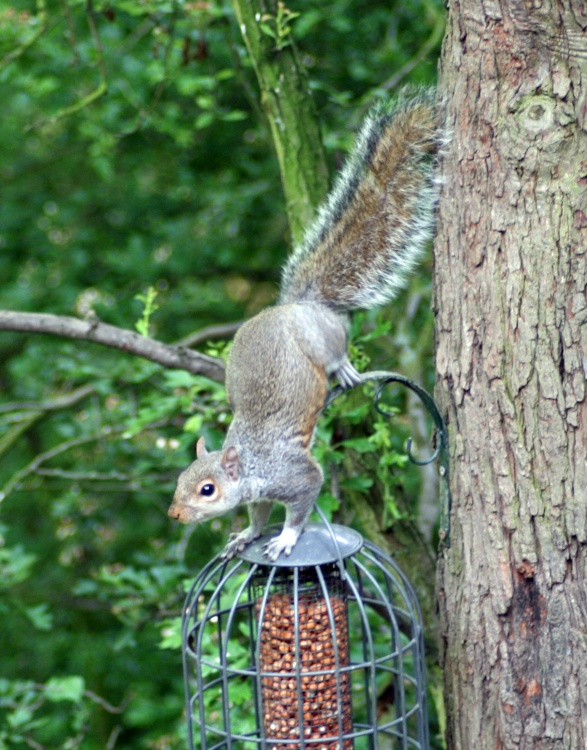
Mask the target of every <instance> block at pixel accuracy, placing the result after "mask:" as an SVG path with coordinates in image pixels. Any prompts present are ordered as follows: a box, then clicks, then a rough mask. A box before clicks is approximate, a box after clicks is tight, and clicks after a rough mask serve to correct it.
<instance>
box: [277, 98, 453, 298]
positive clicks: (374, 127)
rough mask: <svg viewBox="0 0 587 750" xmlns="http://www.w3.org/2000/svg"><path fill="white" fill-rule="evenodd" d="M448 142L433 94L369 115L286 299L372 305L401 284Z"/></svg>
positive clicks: (427, 230) (301, 252)
mask: <svg viewBox="0 0 587 750" xmlns="http://www.w3.org/2000/svg"><path fill="white" fill-rule="evenodd" d="M440 141H441V130H440V127H439V123H438V120H437V114H436V106H435V101H434V92H433V91H432V90H426V91H424V92H419V93H418V94H416V95H409V94H407V93H404V94H403V95H401V96H400V97H399V99H398V100H397V101H396V102H395V103H394V104H393V105H387V106H383V105H378V106H376V107H375V108H374V109H373V110H372V111H371V112H370V114H369V115H368V117H367V118H366V120H365V122H364V124H363V126H362V128H361V130H360V132H359V135H358V138H357V142H356V144H355V147H354V149H353V151H352V152H351V154H350V157H349V159H348V161H347V163H346V165H345V166H344V168H343V170H342V172H341V173H340V175H339V177H338V179H337V181H336V182H335V184H334V187H333V189H332V191H331V193H330V195H329V197H328V199H327V201H326V203H325V204H324V205H323V206H322V208H321V209H320V210H319V212H318V216H317V218H316V220H315V221H314V223H313V225H312V226H311V227H310V229H309V230H308V232H307V233H306V236H305V238H304V240H303V242H302V244H301V245H300V246H299V247H298V248H297V249H296V250H295V251H294V252H293V254H292V256H291V257H290V259H289V261H288V263H287V264H286V266H285V268H284V272H283V279H282V292H281V297H280V302H282V303H287V302H300V301H316V302H321V303H322V304H325V305H327V306H328V307H330V308H333V309H335V310H340V311H342V310H351V309H355V308H369V307H373V306H374V305H379V304H382V303H384V302H387V301H389V300H390V299H391V298H392V297H393V295H394V294H395V293H396V292H397V291H398V290H399V289H400V288H401V287H402V285H403V283H404V280H405V276H406V274H407V273H408V272H409V271H410V270H411V269H412V267H413V266H414V265H415V263H416V262H417V260H418V258H419V256H420V253H421V251H422V250H423V248H424V247H425V244H426V242H427V240H428V239H429V238H430V235H431V231H432V224H433V217H434V207H435V203H436V197H437V188H436V182H435V167H436V160H437V153H438V150H439V146H440Z"/></svg>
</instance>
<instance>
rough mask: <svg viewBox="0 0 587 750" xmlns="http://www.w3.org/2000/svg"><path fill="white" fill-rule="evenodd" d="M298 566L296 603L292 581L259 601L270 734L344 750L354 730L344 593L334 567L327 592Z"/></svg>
mask: <svg viewBox="0 0 587 750" xmlns="http://www.w3.org/2000/svg"><path fill="white" fill-rule="evenodd" d="M300 572H301V574H302V575H301V579H300V584H299V585H300V592H299V595H298V596H297V604H296V597H295V596H294V593H293V591H291V581H290V580H283V581H281V582H279V583H278V584H277V586H275V587H272V591H271V592H270V593H269V595H268V596H267V597H266V598H264V597H259V598H258V599H257V601H256V613H257V620H258V627H259V637H260V661H259V667H260V677H261V697H262V705H263V723H264V731H265V737H266V739H267V740H268V742H270V744H271V746H272V747H274V748H276V749H277V750H298V749H299V748H301V747H302V743H301V742H300V741H299V740H300V737H302V736H303V739H304V743H303V744H304V746H305V747H308V748H316V749H317V750H341V742H340V738H341V737H342V736H343V735H348V734H350V733H352V731H353V720H352V706H351V679H350V671H349V665H350V657H349V634H348V616H347V600H346V592H345V589H344V585H343V584H342V582H341V581H340V579H339V578H338V571H337V570H336V568H333V575H334V579H335V580H334V581H333V580H330V581H329V584H328V586H327V587H326V590H327V591H328V598H327V597H326V596H325V595H324V592H323V590H322V588H321V587H320V585H319V581H318V580H316V578H315V574H314V572H313V571H311V570H308V571H306V572H305V573H304V572H303V571H300ZM283 578H284V579H285V578H287V573H285V574H284V576H283ZM312 579H314V580H312ZM333 583H334V585H333ZM288 586H289V587H290V590H289V591H288V590H287V589H288ZM276 589H277V590H276ZM296 740H298V741H297V742H296ZM352 747H353V740H352V739H350V738H347V739H345V740H344V741H343V743H342V748H343V750H352Z"/></svg>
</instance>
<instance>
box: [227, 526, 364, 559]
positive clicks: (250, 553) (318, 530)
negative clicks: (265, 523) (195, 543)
mask: <svg viewBox="0 0 587 750" xmlns="http://www.w3.org/2000/svg"><path fill="white" fill-rule="evenodd" d="M279 531H280V527H274V528H272V529H271V532H270V533H269V534H266V535H265V536H262V537H260V538H259V539H257V540H255V541H254V542H252V543H251V544H249V545H247V547H245V549H244V551H243V552H241V553H240V554H239V557H241V558H242V559H243V560H246V561H247V562H251V563H257V564H259V565H267V566H272V567H273V566H274V567H281V568H304V567H307V566H310V565H326V564H328V563H334V562H337V561H338V560H340V559H343V560H344V559H345V558H347V557H351V556H352V555H354V554H356V553H357V552H358V551H359V550H360V549H361V547H362V546H363V537H362V536H361V535H360V534H359V533H358V532H357V531H354V530H353V529H349V528H347V527H346V526H340V525H338V524H329V525H328V526H326V525H325V524H322V523H308V524H306V526H305V528H304V530H303V531H302V533H301V535H300V538H299V539H298V541H297V542H296V545H295V547H294V548H293V550H292V551H291V554H290V555H283V554H282V555H280V556H279V557H278V558H277V560H275V561H274V562H269V561H268V560H267V558H266V557H264V556H263V548H264V546H265V545H266V544H267V542H268V541H270V540H271V539H272V538H273V537H274V536H275V535H276V533H278V532H279Z"/></svg>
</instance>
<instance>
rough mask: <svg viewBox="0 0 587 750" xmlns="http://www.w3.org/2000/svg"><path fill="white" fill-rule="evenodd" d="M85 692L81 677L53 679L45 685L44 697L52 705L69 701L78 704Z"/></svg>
mask: <svg viewBox="0 0 587 750" xmlns="http://www.w3.org/2000/svg"><path fill="white" fill-rule="evenodd" d="M84 690H85V682H84V679H83V677H78V676H75V675H72V676H71V677H53V678H51V679H50V680H49V681H48V682H47V684H46V685H45V697H46V698H47V700H49V701H51V702H52V703H58V702H60V701H71V702H72V703H79V701H80V700H81V699H82V697H83V694H84Z"/></svg>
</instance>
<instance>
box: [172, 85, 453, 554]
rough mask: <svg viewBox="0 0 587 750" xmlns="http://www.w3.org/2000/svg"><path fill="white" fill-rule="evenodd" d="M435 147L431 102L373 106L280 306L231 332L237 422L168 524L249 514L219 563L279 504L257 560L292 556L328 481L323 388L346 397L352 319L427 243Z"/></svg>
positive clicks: (183, 488) (377, 299)
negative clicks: (280, 511) (318, 441)
mask: <svg viewBox="0 0 587 750" xmlns="http://www.w3.org/2000/svg"><path fill="white" fill-rule="evenodd" d="M440 142H441V130H440V127H439V122H438V117H437V111H436V106H435V102H434V93H433V91H425V92H421V93H419V94H417V95H414V96H409V95H407V96H406V95H404V96H401V97H399V99H398V101H396V103H395V104H393V105H389V104H388V105H387V106H383V105H379V106H377V107H375V108H374V109H373V110H372V111H371V112H370V114H369V115H368V117H367V118H366V120H365V122H364V124H363V126H362V128H361V130H360V132H359V135H358V138H357V142H356V144H355V147H354V150H353V151H352V153H351V155H350V157H349V159H348V161H347V163H346V165H345V167H344V168H343V170H342V172H341V173H340V175H339V177H338V179H337V181H336V182H335V185H334V188H333V190H332V191H331V193H330V195H329V197H328V198H327V200H326V203H325V205H324V206H323V207H322V208H321V209H320V210H319V212H318V216H317V218H316V220H315V222H314V224H313V226H311V227H310V229H309V231H308V232H307V233H306V236H305V238H304V240H303V242H302V243H301V245H300V246H299V247H298V248H297V249H296V250H295V251H294V252H293V254H292V256H291V257H290V259H289V261H288V262H287V264H286V266H285V268H284V271H283V278H282V284H281V292H280V296H279V299H278V302H277V304H276V305H275V306H273V307H269V308H267V309H265V310H263V311H262V312H260V313H259V314H258V315H256V316H255V317H253V318H252V319H251V320H249V321H248V322H247V323H245V324H244V325H243V326H242V327H241V328H240V329H239V331H238V332H237V334H236V336H235V339H234V343H233V346H232V350H231V352H230V356H229V359H228V364H227V370H226V385H227V395H228V400H229V403H230V405H231V407H232V409H233V412H234V418H233V421H232V423H231V425H230V428H229V430H228V433H227V435H226V440H225V441H224V446H223V448H222V449H221V450H219V451H214V452H208V451H207V450H206V447H205V444H204V438H203V437H202V438H200V439H199V440H198V443H197V449H196V454H197V459H196V461H194V463H192V464H191V466H189V467H188V468H187V469H186V470H185V471H184V472H183V473H182V474H181V475H180V477H179V479H178V483H177V489H176V491H175V495H174V498H173V503H172V504H171V507H170V508H169V512H168V513H169V515H170V516H171V517H172V518H175V519H177V520H179V521H182V522H184V523H189V522H199V521H204V520H208V519H210V518H214V517H216V516H219V515H221V514H223V513H226V512H227V511H229V510H230V509H231V508H235V507H236V506H238V505H241V504H243V503H246V504H247V506H248V512H249V519H250V525H249V527H248V528H247V529H245V530H244V531H242V532H241V533H239V534H232V535H231V537H230V539H229V542H228V544H227V546H226V548H225V550H224V552H223V556H224V557H225V558H226V559H229V558H231V557H233V556H234V555H235V554H237V553H238V552H241V551H242V550H243V549H244V547H245V545H247V544H248V543H250V542H252V541H253V540H254V539H256V538H258V537H259V536H260V535H261V533H262V529H263V526H264V525H265V522H266V521H267V519H268V517H269V514H270V511H271V507H272V505H273V502H274V501H277V502H279V503H282V504H283V505H284V506H285V508H286V517H285V523H284V526H283V530H282V531H281V533H280V534H279V535H278V536H277V537H276V538H274V539H272V540H271V541H270V542H269V543H268V544H267V545H266V546H265V548H264V555H265V556H266V558H267V559H268V560H270V561H274V560H276V559H277V558H278V557H279V555H280V554H281V553H282V552H284V553H285V554H286V555H289V554H290V553H291V550H292V549H293V547H294V545H295V544H296V542H297V540H298V538H299V536H300V534H301V532H302V530H303V528H304V525H305V523H306V521H307V520H308V517H309V516H310V513H311V512H312V509H313V507H314V502H315V500H316V498H317V496H318V493H319V492H320V488H321V486H322V481H323V474H322V469H321V468H320V466H319V464H318V463H317V462H316V461H315V459H314V458H313V457H312V454H311V453H310V446H311V442H312V437H313V434H314V429H315V427H316V423H317V420H318V416H319V414H320V411H321V409H322V408H323V406H324V401H325V398H326V395H327V392H328V380H329V377H330V376H334V377H336V378H337V379H338V381H339V383H340V385H342V386H343V387H344V388H350V387H352V386H353V385H355V384H356V383H357V381H358V378H359V375H358V373H357V371H356V370H355V368H354V367H353V365H352V364H351V363H350V361H349V359H348V356H347V313H348V312H349V311H350V310H353V309H357V308H371V307H374V306H376V305H380V304H382V303H383V302H387V301H389V300H390V299H391V298H392V297H393V295H394V294H395V293H396V291H397V290H398V289H400V288H401V286H402V285H403V282H404V279H405V276H406V274H407V273H408V272H409V271H410V270H411V269H412V268H413V266H414V265H415V263H416V262H417V260H418V258H419V256H420V253H421V251H422V249H423V247H424V245H425V243H426V241H427V240H428V239H429V237H430V234H431V229H432V223H433V216H434V206H435V200H436V180H435V172H436V163H437V155H438V149H439V145H440Z"/></svg>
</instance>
